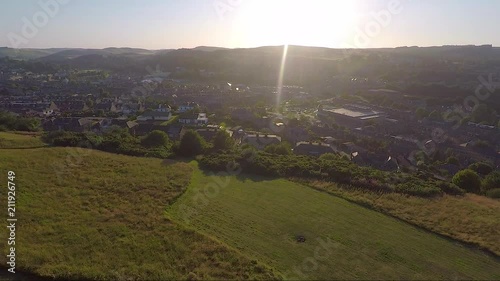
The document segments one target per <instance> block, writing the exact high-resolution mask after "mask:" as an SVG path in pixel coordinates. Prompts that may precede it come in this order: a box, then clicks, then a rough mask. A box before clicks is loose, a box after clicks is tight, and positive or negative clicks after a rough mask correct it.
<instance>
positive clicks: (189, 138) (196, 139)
mask: <svg viewBox="0 0 500 281" xmlns="http://www.w3.org/2000/svg"><path fill="white" fill-rule="evenodd" d="M205 146H206V144H205V140H203V138H202V137H201V136H200V134H198V133H197V132H195V131H193V130H189V131H187V132H186V133H185V134H184V136H182V139H181V142H180V144H179V146H178V150H177V151H176V153H177V154H178V155H181V156H184V157H192V156H196V155H198V154H201V153H203V150H204V149H205Z"/></svg>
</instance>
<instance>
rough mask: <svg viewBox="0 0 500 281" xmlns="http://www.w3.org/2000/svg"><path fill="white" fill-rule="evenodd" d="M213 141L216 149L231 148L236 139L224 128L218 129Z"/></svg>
mask: <svg viewBox="0 0 500 281" xmlns="http://www.w3.org/2000/svg"><path fill="white" fill-rule="evenodd" d="M212 142H213V145H214V149H215V150H229V149H232V148H233V146H234V140H233V139H232V138H231V136H230V135H229V134H228V133H227V132H226V131H224V130H220V131H218V132H217V133H216V134H215V136H214V139H213V141H212Z"/></svg>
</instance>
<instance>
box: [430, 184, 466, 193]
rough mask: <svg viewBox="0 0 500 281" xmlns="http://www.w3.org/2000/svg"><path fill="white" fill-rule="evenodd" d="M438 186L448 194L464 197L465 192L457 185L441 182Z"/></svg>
mask: <svg viewBox="0 0 500 281" xmlns="http://www.w3.org/2000/svg"><path fill="white" fill-rule="evenodd" d="M437 186H438V187H439V188H440V189H441V190H442V191H443V192H444V193H446V194H450V195H460V196H462V195H464V194H465V190H463V189H461V188H460V187H458V186H457V185H456V184H454V183H451V182H444V181H443V182H440V183H438V184H437Z"/></svg>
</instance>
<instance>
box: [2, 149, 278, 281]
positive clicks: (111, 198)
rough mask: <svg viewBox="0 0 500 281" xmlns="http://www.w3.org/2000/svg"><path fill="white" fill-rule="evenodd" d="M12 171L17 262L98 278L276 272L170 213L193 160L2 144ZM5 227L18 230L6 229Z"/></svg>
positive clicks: (20, 266)
mask: <svg viewBox="0 0 500 281" xmlns="http://www.w3.org/2000/svg"><path fill="white" fill-rule="evenodd" d="M9 170H12V171H14V172H15V173H16V178H15V182H16V192H17V193H16V198H17V203H16V204H17V206H16V215H17V218H18V223H17V230H16V233H17V236H16V249H17V261H16V263H17V264H16V269H17V270H21V271H27V272H34V273H36V274H38V275H40V276H52V277H58V278H72V279H74V278H88V279H95V280H103V279H108V280H146V279H147V280H152V279H156V280H166V279H187V278H189V279H196V278H204V279H244V278H251V279H254V278H256V279H269V278H272V277H273V276H274V275H273V272H272V271H271V270H269V269H268V268H267V267H266V266H264V265H262V264H260V263H257V262H256V261H252V260H250V259H247V258H246V257H244V256H242V255H241V254H239V253H238V252H236V251H234V250H231V249H229V248H227V247H226V246H224V245H222V244H221V243H219V242H217V241H215V240H212V239H210V238H208V237H206V236H203V235H201V234H199V233H197V232H195V231H193V230H189V229H186V228H184V227H182V226H180V225H179V224H176V223H173V222H171V221H169V220H168V219H167V218H166V216H165V209H166V206H167V204H169V203H171V202H173V200H174V199H175V198H176V197H178V196H179V195H180V194H181V193H182V192H183V191H184V190H185V188H186V187H187V185H188V183H189V179H190V174H191V171H192V167H191V166H189V165H188V164H183V163H177V164H172V165H168V166H167V165H164V164H163V163H162V161H161V160H157V159H147V158H134V157H127V156H121V155H113V154H108V153H103V152H99V151H91V150H79V149H76V148H38V149H22V150H19V149H2V150H0V171H1V172H0V174H1V175H3V177H4V179H3V181H4V182H5V181H7V171H9ZM2 192H4V193H5V194H4V195H7V190H6V188H5V185H4V188H3V189H2ZM4 195H2V196H0V198H1V201H0V204H1V206H7V202H6V196H4ZM5 216H6V214H5V215H4V219H5ZM0 235H1V237H7V236H8V232H7V229H6V228H5V227H3V228H1V230H0ZM1 244H2V253H4V254H2V255H0V263H1V264H2V265H3V266H6V254H5V253H7V249H8V246H7V243H4V242H2V243H1ZM2 270H4V269H2Z"/></svg>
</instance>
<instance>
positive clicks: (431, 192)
mask: <svg viewBox="0 0 500 281" xmlns="http://www.w3.org/2000/svg"><path fill="white" fill-rule="evenodd" d="M396 191H397V192H399V193H404V194H408V195H414V196H420V197H434V196H438V195H441V194H442V191H441V189H439V188H438V187H436V186H433V185H430V184H428V183H425V182H422V181H418V180H414V181H408V182H405V183H401V184H398V185H396Z"/></svg>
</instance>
